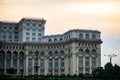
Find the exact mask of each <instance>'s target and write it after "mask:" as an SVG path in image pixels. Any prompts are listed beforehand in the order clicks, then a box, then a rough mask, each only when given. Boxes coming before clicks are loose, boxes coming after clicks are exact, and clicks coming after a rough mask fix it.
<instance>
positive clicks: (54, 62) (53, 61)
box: [52, 58, 55, 75]
mask: <svg viewBox="0 0 120 80" xmlns="http://www.w3.org/2000/svg"><path fill="white" fill-rule="evenodd" d="M54 69H55V59H54V58H53V73H52V74H53V75H54V73H55V70H54Z"/></svg>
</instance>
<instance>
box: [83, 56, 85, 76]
mask: <svg viewBox="0 0 120 80" xmlns="http://www.w3.org/2000/svg"><path fill="white" fill-rule="evenodd" d="M83 74H85V56H83Z"/></svg>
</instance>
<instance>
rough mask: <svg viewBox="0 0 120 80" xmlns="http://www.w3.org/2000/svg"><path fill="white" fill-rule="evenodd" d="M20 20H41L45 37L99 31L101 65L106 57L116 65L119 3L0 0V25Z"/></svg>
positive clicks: (119, 46)
mask: <svg viewBox="0 0 120 80" xmlns="http://www.w3.org/2000/svg"><path fill="white" fill-rule="evenodd" d="M23 17H33V18H44V19H45V20H47V22H46V25H45V35H51V34H62V33H64V32H66V31H68V30H70V29H91V30H99V31H101V39H102V41H103V43H102V45H101V57H102V58H101V63H102V64H101V65H102V66H104V65H105V64H106V63H107V62H109V58H108V57H107V56H104V55H105V54H106V55H110V54H116V55H117V57H114V58H113V59H112V63H113V64H118V65H120V0H0V21H15V22H18V21H20V19H21V18H23Z"/></svg>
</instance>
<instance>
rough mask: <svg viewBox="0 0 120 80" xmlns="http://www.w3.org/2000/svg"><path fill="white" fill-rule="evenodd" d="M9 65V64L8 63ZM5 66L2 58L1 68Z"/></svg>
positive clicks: (0, 60) (0, 61)
mask: <svg viewBox="0 0 120 80" xmlns="http://www.w3.org/2000/svg"><path fill="white" fill-rule="evenodd" d="M6 66H7V65H6ZM3 67H4V60H3V59H0V68H3Z"/></svg>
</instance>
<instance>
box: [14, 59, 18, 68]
mask: <svg viewBox="0 0 120 80" xmlns="http://www.w3.org/2000/svg"><path fill="white" fill-rule="evenodd" d="M13 67H17V59H13Z"/></svg>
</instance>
